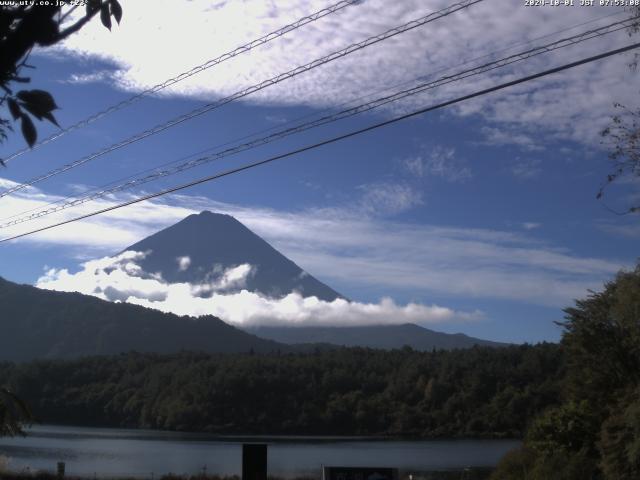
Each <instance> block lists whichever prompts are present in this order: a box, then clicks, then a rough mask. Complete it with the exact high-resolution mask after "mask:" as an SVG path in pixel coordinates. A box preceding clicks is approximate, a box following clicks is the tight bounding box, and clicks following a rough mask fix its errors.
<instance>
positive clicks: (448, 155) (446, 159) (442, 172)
mask: <svg viewBox="0 0 640 480" xmlns="http://www.w3.org/2000/svg"><path fill="white" fill-rule="evenodd" d="M421 151H422V154H421V155H418V156H414V157H410V158H407V159H405V160H404V162H403V165H404V168H405V169H406V171H407V172H408V173H410V174H411V175H413V176H415V177H417V178H426V177H438V178H443V179H445V180H447V181H449V182H464V181H465V180H469V179H470V178H471V177H472V176H473V174H472V173H471V168H470V167H469V166H468V165H467V163H466V162H464V161H463V160H461V159H460V158H458V156H457V155H456V150H455V148H450V147H444V146H441V145H436V146H435V147H431V148H428V147H422V148H421Z"/></svg>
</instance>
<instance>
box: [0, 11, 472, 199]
mask: <svg viewBox="0 0 640 480" xmlns="http://www.w3.org/2000/svg"><path fill="white" fill-rule="evenodd" d="M482 1H484V0H462V1H461V2H459V3H455V4H453V5H451V6H449V7H446V8H444V9H442V10H438V11H437V12H433V13H430V14H428V15H425V16H423V17H420V18H418V19H416V20H411V21H409V22H407V23H405V24H402V25H400V26H398V27H395V28H391V29H389V30H387V31H386V32H384V33H381V34H379V35H375V36H372V37H369V38H367V39H366V40H363V41H361V42H358V43H354V44H351V45H349V46H348V47H346V48H343V49H342V50H338V51H336V52H333V53H330V54H329V55H326V56H324V57H321V58H319V59H316V60H313V61H312V62H310V63H307V64H305V65H302V66H298V67H296V68H294V69H292V70H289V71H288V72H285V73H281V74H279V75H277V76H275V77H272V78H270V79H269V80H265V81H263V82H261V83H258V84H255V85H252V86H250V87H248V88H245V89H243V90H240V91H238V92H236V93H234V94H232V95H230V96H228V97H225V98H222V99H220V100H217V101H215V102H213V103H209V104H207V105H204V106H202V107H200V108H197V109H195V110H192V111H191V112H188V113H186V114H184V115H181V116H179V117H176V118H174V119H172V120H169V121H168V122H165V123H163V124H160V125H156V126H155V127H152V128H150V129H148V130H145V131H143V132H141V133H138V134H136V135H134V136H132V137H129V138H128V139H126V140H122V141H121V142H118V143H115V144H112V145H111V146H109V147H107V148H105V149H103V150H100V151H98V152H96V153H93V154H90V155H88V156H86V157H83V158H81V159H79V160H76V161H74V162H72V163H68V164H66V165H63V166H62V167H59V168H57V169H54V170H51V171H50V172H48V173H45V174H44V175H40V176H38V177H35V178H33V179H31V180H28V181H27V182H24V183H21V184H19V185H16V186H14V187H11V188H9V189H7V190H4V191H3V192H0V198H2V197H6V196H7V195H10V194H12V193H14V192H17V191H20V190H23V189H24V188H27V187H30V186H33V185H35V184H37V183H40V182H42V181H43V180H47V179H49V178H51V177H54V176H56V175H59V174H61V173H64V172H66V171H68V170H71V169H73V168H76V167H79V166H81V165H84V164H85V163H88V162H90V161H92V160H95V159H96V158H98V157H101V156H103V155H106V154H107V153H110V152H113V151H114V150H117V149H119V148H122V147H125V146H127V145H131V144H132V143H135V142H137V141H139V140H142V139H144V138H147V137H149V136H151V135H155V134H157V133H160V132H162V131H164V130H167V129H168V128H171V127H174V126H176V125H179V124H181V123H183V122H186V121H187V120H191V119H193V118H195V117H198V116H200V115H203V114H204V113H207V112H210V111H211V110H214V109H216V108H219V107H221V106H223V105H226V104H227V103H230V102H232V101H234V100H237V99H239V98H242V97H245V96H247V95H250V94H252V93H255V92H258V91H260V90H263V89H264V88H267V87H269V86H272V85H275V84H278V83H280V82H282V81H284V80H287V79H289V78H293V77H295V76H297V75H300V74H301V73H304V72H307V71H309V70H312V69H314V68H316V67H319V66H321V65H324V64H326V63H329V62H332V61H334V60H337V59H339V58H342V57H344V56H346V55H349V54H351V53H353V52H356V51H359V50H362V49H364V48H366V47H368V46H371V45H374V44H376V43H379V42H382V41H384V40H387V39H389V38H391V37H394V36H396V35H399V34H401V33H404V32H407V31H409V30H413V29H414V28H417V27H420V26H422V25H426V24H427V23H430V22H433V21H435V20H438V19H440V18H443V17H446V16H449V15H451V14H453V13H455V12H457V11H459V10H462V9H465V8H468V7H470V6H472V5H474V4H476V3H480V2H482Z"/></svg>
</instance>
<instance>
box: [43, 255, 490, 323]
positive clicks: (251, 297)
mask: <svg viewBox="0 0 640 480" xmlns="http://www.w3.org/2000/svg"><path fill="white" fill-rule="evenodd" d="M144 256H145V254H144V253H142V252H125V253H123V254H121V255H119V256H117V257H115V258H108V257H107V258H102V259H99V260H92V261H89V262H86V263H84V264H83V265H82V268H81V269H80V271H78V272H77V273H69V271H68V270H65V269H61V270H55V269H50V270H49V271H47V272H46V274H45V275H44V276H43V277H41V278H40V279H39V280H38V282H37V286H38V287H39V288H44V289H48V290H57V291H66V292H80V293H83V294H85V295H93V296H95V297H98V298H101V299H103V300H108V301H121V302H127V303H133V304H137V305H142V306H145V307H149V308H154V309H156V310H161V311H164V312H172V313H176V314H178V315H191V316H202V315H215V316H217V317H219V318H221V319H223V320H225V321H227V322H230V323H232V324H235V325H238V326H250V325H294V326H302V325H371V324H401V323H407V322H411V323H423V324H424V323H439V322H446V321H452V320H457V321H469V320H476V319H480V318H482V317H483V314H482V313H481V312H479V311H474V312H457V311H454V310H452V309H450V308H446V307H441V306H437V305H430V306H428V305H421V304H417V303H409V304H407V305H405V306H400V305H397V304H396V303H395V302H394V301H393V300H392V299H390V298H383V299H382V300H381V301H380V302H379V303H377V304H373V303H359V302H349V301H346V300H343V299H336V300H334V301H332V302H326V301H323V300H319V299H318V298H317V297H302V296H301V295H300V294H299V293H291V294H289V295H287V296H286V297H284V298H281V299H274V298H269V297H266V296H263V295H260V294H257V293H253V292H249V291H247V290H241V291H239V292H235V293H221V292H220V290H221V289H226V288H228V287H229V286H230V285H231V284H234V285H237V284H239V283H241V282H240V280H242V279H246V278H247V276H248V275H250V272H251V267H250V266H248V265H241V266H239V267H235V268H231V269H228V270H226V271H224V272H223V274H222V277H221V278H222V280H221V282H220V283H219V284H216V285H214V284H204V285H191V284H188V283H166V282H164V281H163V280H162V279H161V278H158V277H157V276H149V275H146V274H145V272H142V271H141V270H140V267H139V266H138V265H137V264H136V263H135V262H136V260H139V259H141V258H144Z"/></svg>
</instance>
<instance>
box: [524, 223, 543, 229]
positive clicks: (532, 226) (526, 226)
mask: <svg viewBox="0 0 640 480" xmlns="http://www.w3.org/2000/svg"><path fill="white" fill-rule="evenodd" d="M541 226H542V224H541V223H537V222H524V223H522V228H524V229H525V230H535V229H537V228H540V227H541Z"/></svg>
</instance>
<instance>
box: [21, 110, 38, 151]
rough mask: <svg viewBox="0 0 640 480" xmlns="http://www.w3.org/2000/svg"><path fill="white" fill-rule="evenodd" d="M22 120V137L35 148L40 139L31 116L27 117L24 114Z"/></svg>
mask: <svg viewBox="0 0 640 480" xmlns="http://www.w3.org/2000/svg"><path fill="white" fill-rule="evenodd" d="M21 118H22V123H21V128H22V135H23V136H24V139H25V140H26V141H27V143H28V144H29V146H30V147H33V145H34V144H35V143H36V140H37V139H38V134H37V132H36V127H35V126H34V125H33V122H32V121H31V118H30V117H29V115H25V114H24V113H23V114H22V117H21Z"/></svg>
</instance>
